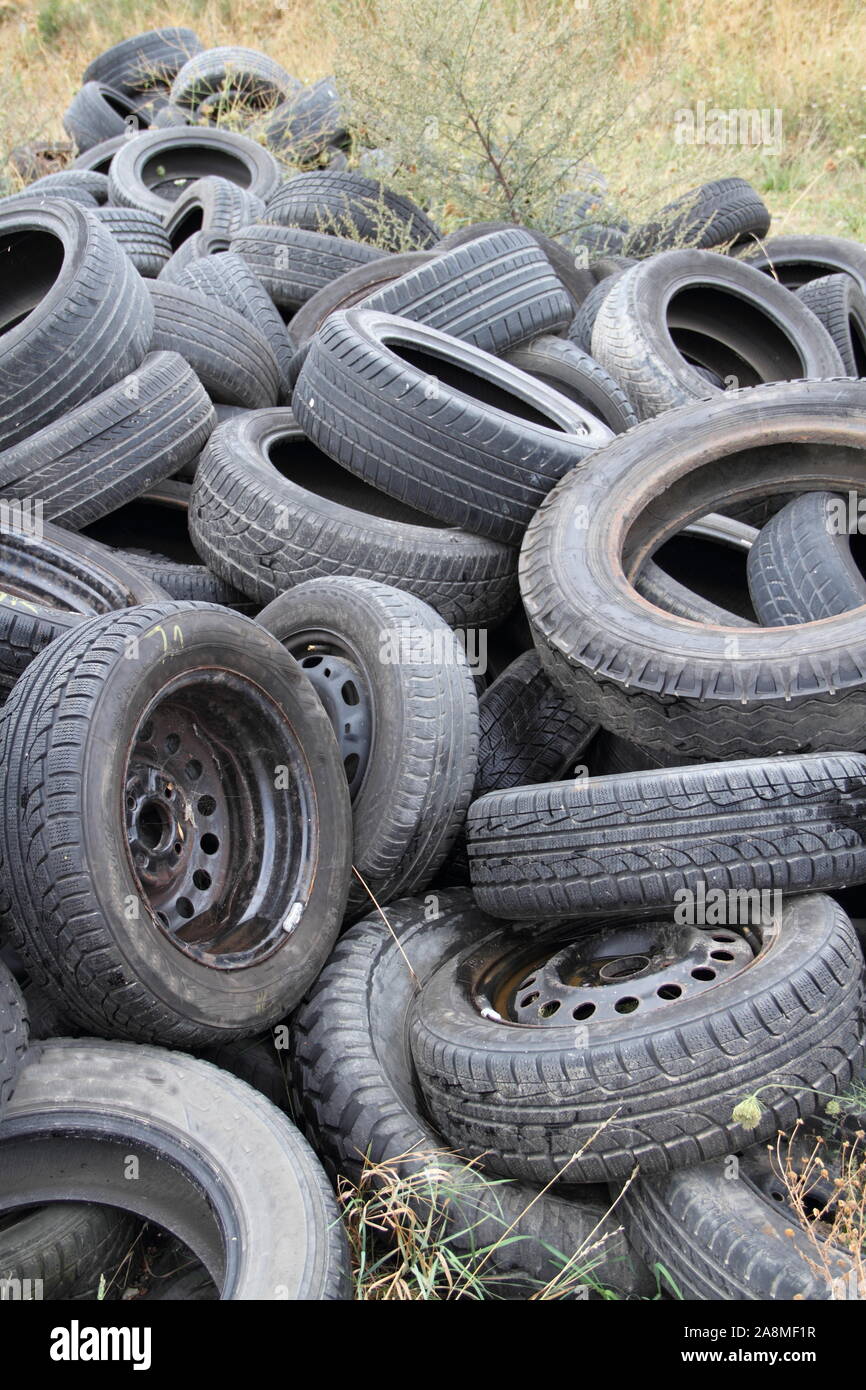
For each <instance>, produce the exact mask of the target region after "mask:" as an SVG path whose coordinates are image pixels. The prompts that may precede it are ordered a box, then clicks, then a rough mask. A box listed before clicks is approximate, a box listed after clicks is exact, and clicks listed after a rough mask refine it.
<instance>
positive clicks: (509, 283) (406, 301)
mask: <svg viewBox="0 0 866 1390" xmlns="http://www.w3.org/2000/svg"><path fill="white" fill-rule="evenodd" d="M364 307H365V309H375V310H376V311H378V312H380V313H383V314H398V315H399V316H400V317H401V318H407V319H413V320H414V321H415V322H416V323H424V324H428V325H429V326H430V327H431V328H436V329H438V330H440V331H441V332H443V333H451V334H452V335H453V336H454V337H455V338H460V339H462V340H463V342H466V343H472V344H474V345H475V347H479V348H482V349H483V350H484V351H485V352H491V353H493V354H494V355H495V356H500V355H504V354H505V353H507V352H509V351H511V350H512V349H513V348H516V347H519V346H520V345H521V344H522V343H526V342H527V341H528V340H529V339H530V338H534V337H535V336H536V335H537V334H539V333H553V332H556V331H557V330H559V329H564V328H566V327H567V325H568V324H569V323H570V322H571V318H572V313H573V306H572V302H571V296H570V295H569V294H567V293H566V291H565V289H564V287H563V285H562V283H561V281H560V280H559V279H558V278H557V276H556V275H555V274H554V271H553V268H552V267H551V264H550V262H549V260H548V259H547V257H546V256H545V254H544V252H543V251H542V250H541V248H540V247H539V246H538V243H537V242H536V241H535V240H534V238H533V237H532V236H530V234H529V233H528V232H525V231H523V230H522V229H520V228H516V229H515V230H514V231H506V232H493V233H492V234H491V235H490V236H485V237H479V238H478V239H477V240H475V241H471V242H469V243H468V244H467V245H466V246H458V247H455V248H454V250H452V251H445V252H443V253H442V254H441V255H439V256H436V257H435V258H434V259H433V260H431V261H430V262H428V263H427V264H426V265H422V266H419V267H418V268H417V269H416V270H411V271H409V272H408V274H406V275H402V276H401V277H400V279H399V280H394V281H393V282H392V283H391V284H389V285H386V286H385V287H384V288H383V289H379V290H376V291H375V292H374V293H373V294H371V295H370V297H369V298H368V299H367V300H366V301H365V304H364Z"/></svg>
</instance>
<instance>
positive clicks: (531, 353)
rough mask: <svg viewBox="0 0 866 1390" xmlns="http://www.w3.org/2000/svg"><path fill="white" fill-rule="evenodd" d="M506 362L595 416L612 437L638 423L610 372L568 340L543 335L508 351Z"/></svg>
mask: <svg viewBox="0 0 866 1390" xmlns="http://www.w3.org/2000/svg"><path fill="white" fill-rule="evenodd" d="M506 360H507V361H508V362H510V363H511V365H512V367H517V368H518V370H519V371H521V372H527V373H528V374H529V375H530V376H536V377H538V379H539V381H543V382H544V383H545V385H547V386H550V387H551V388H552V389H553V390H554V391H559V392H560V393H561V394H562V395H563V396H567V397H568V399H569V400H570V401H575V402H576V404H577V405H579V406H581V407H582V408H583V409H584V410H588V411H589V412H590V414H591V415H595V416H597V417H598V419H599V420H601V421H603V422H604V424H605V425H607V427H608V429H609V430H612V431H613V433H614V434H622V433H623V432H624V431H625V430H628V429H631V427H632V425H636V424H637V415H636V413H635V410H634V407H633V406H632V404H631V402H630V401H629V399H628V396H627V395H626V394H625V392H624V391H623V390H622V388H621V387H620V386H619V385H618V384H617V383H616V382H615V381H614V379H613V377H612V376H611V375H610V373H609V372H606V371H605V369H604V367H602V366H601V365H600V363H598V362H596V361H595V358H593V357H590V355H589V353H587V352H582V351H581V349H580V348H579V347H578V346H577V343H575V342H571V341H569V339H567V338H557V337H554V336H553V335H552V334H549V333H545V334H544V336H543V337H540V338H533V339H532V341H531V342H529V343H524V345H523V347H520V348H517V349H516V350H515V351H513V352H510V353H509V354H508V356H507V358H506Z"/></svg>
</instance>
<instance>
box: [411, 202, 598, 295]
mask: <svg viewBox="0 0 866 1390" xmlns="http://www.w3.org/2000/svg"><path fill="white" fill-rule="evenodd" d="M514 230H515V225H514V223H513V222H473V223H471V224H470V225H469V226H468V227H459V228H458V229H457V231H456V232H449V233H448V235H447V236H444V237H441V238H440V240H439V241H437V242H436V244H435V246H434V247H433V250H434V251H439V252H443V251H451V250H453V249H454V247H456V246H465V245H467V243H468V242H470V241H477V240H478V238H479V237H483V236H489V235H490V234H491V233H492V232H506V231H508V232H513V231H514ZM519 230H520V231H522V232H527V233H528V234H529V236H531V237H532V239H533V240H534V241H536V242H537V243H538V245H539V246H540V247H541V249H542V251H543V252H544V254H545V256H546V257H547V259H548V260H549V261H550V264H551V265H552V266H553V269H554V270H555V271H556V274H557V276H558V277H559V279H560V280H561V281H562V284H563V285H564V286H565V288H566V289H567V290H568V293H569V294H570V295H571V297H572V299H573V300H574V305H575V308H577V306H578V305H579V304H580V303H582V301H583V300H584V299H585V298H586V296H587V295H588V294H589V291H590V290H591V288H592V286H593V285H594V284H595V275H594V274H593V272H592V271H591V270H580V269H578V267H577V264H576V262H575V259H574V256H572V255H570V254H569V252H568V251H567V250H566V248H565V247H564V246H562V245H561V244H560V242H558V241H554V240H553V238H552V237H549V236H545V235H544V233H543V232H539V231H536V229H535V228H534V227H520V228H519Z"/></svg>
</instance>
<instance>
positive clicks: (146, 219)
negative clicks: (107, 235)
mask: <svg viewBox="0 0 866 1390" xmlns="http://www.w3.org/2000/svg"><path fill="white" fill-rule="evenodd" d="M93 216H94V217H97V218H98V219H99V221H100V222H101V223H102V225H103V226H104V227H107V228H108V230H109V231H110V232H111V235H112V236H113V237H114V239H115V241H117V243H118V244H119V245H120V246H122V247H123V250H124V251H125V252H126V254H127V256H128V257H129V259H130V260H131V261H132V264H133V265H134V266H135V268H136V270H137V271H138V273H139V275H143V276H144V277H145V278H146V279H148V280H155V279H156V277H157V275H159V273H160V271H161V270H162V268H163V266H165V265H167V264H168V261H169V259H170V257H171V244H170V242H169V240H168V237H167V236H166V234H165V232H164V231H163V228H162V223H161V222H160V220H159V218H158V217H157V216H156V213H153V212H142V210H141V208H97V209H96V210H95V212H94V214H93Z"/></svg>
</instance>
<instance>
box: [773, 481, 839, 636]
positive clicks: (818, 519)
mask: <svg viewBox="0 0 866 1390" xmlns="http://www.w3.org/2000/svg"><path fill="white" fill-rule="evenodd" d="M854 520H855V523H856V521H857V517H856V516H855V518H854ZM852 546H854V547H856V551H857V553H858V554H859V553H860V537H859V533H858V532H856V531H855V532H853V533H852V532H851V531H850V519H849V498H848V497H842V496H840V495H839V494H831V493H828V492H805V493H803V494H802V496H800V497H795V499H794V501H793V502H789V503H788V504H787V506H785V507H783V508H782V509H781V511H778V512H777V513H776V515H775V516H774V517H771V519H770V520H769V521H768V522H767V524H766V526H763V527H762V528H761V530H760V532H759V533H758V538H757V540H756V541H755V544H754V545H753V546H752V549H751V551H750V552H749V559H748V573H749V592H750V593H751V596H752V602H753V604H754V606H755V612H756V613H757V614H758V617H759V618H760V620H761V622H762V623H763V624H764V626H765V627H789V626H790V625H791V624H794V623H814V622H818V621H819V620H820V619H821V618H832V617H835V616H836V615H837V614H839V613H847V612H849V610H850V609H852V608H860V607H861V606H862V605H863V604H864V603H866V579H864V577H863V574H862V571H861V570H860V567H859V565H858V564H857V561H856V560H855V558H854V553H853V551H852Z"/></svg>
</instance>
